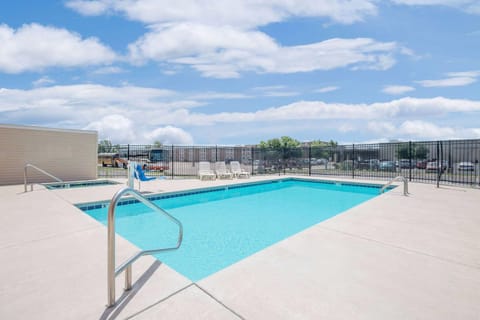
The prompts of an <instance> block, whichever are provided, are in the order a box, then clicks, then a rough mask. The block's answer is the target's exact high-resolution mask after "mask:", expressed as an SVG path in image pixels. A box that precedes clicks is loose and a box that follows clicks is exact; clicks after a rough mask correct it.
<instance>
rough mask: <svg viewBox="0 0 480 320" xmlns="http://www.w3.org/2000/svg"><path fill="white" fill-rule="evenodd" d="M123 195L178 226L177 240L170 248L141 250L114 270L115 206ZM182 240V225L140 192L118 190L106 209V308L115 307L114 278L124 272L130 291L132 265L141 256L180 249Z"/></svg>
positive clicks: (126, 287)
mask: <svg viewBox="0 0 480 320" xmlns="http://www.w3.org/2000/svg"><path fill="white" fill-rule="evenodd" d="M124 195H131V196H133V197H134V198H135V199H137V200H138V201H140V202H142V203H143V204H145V205H146V206H147V207H149V208H150V209H152V210H153V211H156V212H158V213H160V214H163V215H165V216H166V217H167V218H168V219H170V220H171V221H173V222H174V223H176V224H177V225H178V228H179V233H178V240H177V245H176V246H175V247H171V248H161V249H153V250H143V251H140V252H138V253H136V254H135V255H133V256H132V257H131V258H130V259H128V260H127V261H125V262H124V263H122V264H121V265H120V266H119V267H118V268H116V269H115V208H116V206H117V203H118V201H119V200H120V198H121V197H122V196H124ZM182 240H183V225H182V223H181V222H180V221H179V220H177V219H176V218H174V217H173V216H172V215H170V214H169V213H168V212H166V211H165V210H163V209H162V208H160V207H159V206H157V205H155V204H154V203H153V202H151V201H150V200H148V199H147V198H145V197H144V196H143V195H142V194H141V193H140V192H138V191H136V190H134V189H132V188H129V187H124V188H122V189H120V190H119V191H118V192H117V193H115V195H114V196H113V198H112V200H111V201H110V205H109V207H108V263H107V278H108V279H107V282H108V304H107V307H111V306H113V305H115V277H116V276H117V275H119V274H120V273H121V272H122V271H124V270H125V291H127V290H130V289H131V288H132V264H133V263H134V262H135V261H136V260H137V259H138V258H140V257H141V256H144V255H151V254H155V253H159V252H163V251H169V250H176V249H178V248H179V247H180V245H181V244H182Z"/></svg>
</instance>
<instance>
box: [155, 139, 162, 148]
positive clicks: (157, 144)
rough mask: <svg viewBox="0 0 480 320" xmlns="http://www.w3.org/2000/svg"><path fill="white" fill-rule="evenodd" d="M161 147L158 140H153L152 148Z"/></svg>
mask: <svg viewBox="0 0 480 320" xmlns="http://www.w3.org/2000/svg"><path fill="white" fill-rule="evenodd" d="M162 146H163V143H161V142H160V141H158V140H155V142H154V143H153V147H154V148H161V147H162Z"/></svg>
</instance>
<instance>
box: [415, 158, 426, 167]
mask: <svg viewBox="0 0 480 320" xmlns="http://www.w3.org/2000/svg"><path fill="white" fill-rule="evenodd" d="M427 163H428V160H420V161H418V162H417V164H416V167H417V169H426V168H427Z"/></svg>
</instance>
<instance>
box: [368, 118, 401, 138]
mask: <svg viewBox="0 0 480 320" xmlns="http://www.w3.org/2000/svg"><path fill="white" fill-rule="evenodd" d="M367 129H368V130H369V131H371V132H374V133H376V134H378V135H383V136H390V135H391V134H392V133H393V132H395V125H394V124H393V123H391V122H388V121H369V122H368V124H367Z"/></svg>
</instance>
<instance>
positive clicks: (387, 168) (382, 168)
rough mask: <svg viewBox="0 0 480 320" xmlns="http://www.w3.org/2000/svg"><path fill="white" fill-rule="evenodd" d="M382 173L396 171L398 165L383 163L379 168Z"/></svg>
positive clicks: (390, 162) (391, 162)
mask: <svg viewBox="0 0 480 320" xmlns="http://www.w3.org/2000/svg"><path fill="white" fill-rule="evenodd" d="M378 170H380V171H395V170H396V165H395V161H382V162H380V165H379V167H378Z"/></svg>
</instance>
